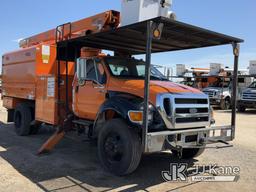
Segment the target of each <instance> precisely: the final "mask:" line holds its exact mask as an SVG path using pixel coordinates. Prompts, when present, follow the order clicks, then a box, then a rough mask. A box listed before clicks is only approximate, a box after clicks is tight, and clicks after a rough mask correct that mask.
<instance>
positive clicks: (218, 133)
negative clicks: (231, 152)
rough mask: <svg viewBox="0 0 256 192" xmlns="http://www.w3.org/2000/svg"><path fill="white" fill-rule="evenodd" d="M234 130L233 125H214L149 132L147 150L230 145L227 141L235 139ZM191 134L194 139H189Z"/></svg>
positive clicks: (156, 150) (150, 151) (149, 151)
mask: <svg viewBox="0 0 256 192" xmlns="http://www.w3.org/2000/svg"><path fill="white" fill-rule="evenodd" d="M233 131H234V128H233V127H232V126H214V127H210V128H200V129H187V130H180V131H162V132H154V133H148V134H147V141H146V151H145V152H147V153H152V152H159V151H165V150H169V149H178V150H179V149H182V148H202V147H205V145H208V144H218V143H219V144H222V146H218V145H216V146H215V147H214V148H223V144H224V145H225V146H226V147H230V145H229V144H228V143H227V142H228V141H232V140H233V138H232V135H233V134H232V132H233ZM190 136H192V137H193V138H194V139H193V141H190V140H189V139H187V138H190ZM206 148H207V147H206ZM211 148H212V147H211Z"/></svg>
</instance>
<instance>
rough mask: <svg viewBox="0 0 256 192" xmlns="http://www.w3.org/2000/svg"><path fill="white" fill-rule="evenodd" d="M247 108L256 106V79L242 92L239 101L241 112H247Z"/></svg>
mask: <svg viewBox="0 0 256 192" xmlns="http://www.w3.org/2000/svg"><path fill="white" fill-rule="evenodd" d="M247 108H254V109H255V108H256V81H254V82H253V83H252V84H251V85H250V86H249V87H248V88H247V89H245V90H244V91H243V92H242V94H241V96H240V100H239V101H238V111H239V112H245V110H246V109H247Z"/></svg>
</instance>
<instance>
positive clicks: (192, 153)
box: [172, 147, 205, 159]
mask: <svg viewBox="0 0 256 192" xmlns="http://www.w3.org/2000/svg"><path fill="white" fill-rule="evenodd" d="M204 150H205V148H204V147H203V148H192V149H183V150H182V156H181V157H180V158H181V159H193V158H195V157H198V156H200V155H202V153H203V152H204ZM172 153H173V154H174V155H175V156H177V157H178V151H175V150H172Z"/></svg>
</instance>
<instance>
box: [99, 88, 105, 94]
mask: <svg viewBox="0 0 256 192" xmlns="http://www.w3.org/2000/svg"><path fill="white" fill-rule="evenodd" d="M98 92H100V93H107V91H106V90H104V89H100V90H99V91H98Z"/></svg>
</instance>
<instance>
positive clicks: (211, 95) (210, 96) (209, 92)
mask: <svg viewBox="0 0 256 192" xmlns="http://www.w3.org/2000/svg"><path fill="white" fill-rule="evenodd" d="M204 93H205V94H206V95H208V96H209V98H213V97H214V95H215V92H214V91H204Z"/></svg>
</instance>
